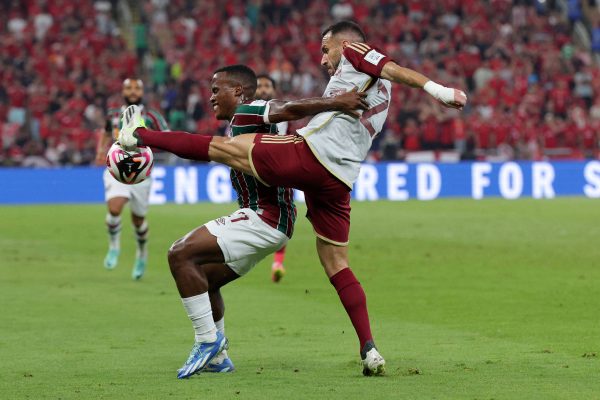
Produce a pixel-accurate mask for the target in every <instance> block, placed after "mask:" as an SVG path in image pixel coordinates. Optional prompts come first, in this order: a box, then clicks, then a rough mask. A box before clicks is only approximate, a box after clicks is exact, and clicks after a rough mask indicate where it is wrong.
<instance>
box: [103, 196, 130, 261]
mask: <svg viewBox="0 0 600 400" xmlns="http://www.w3.org/2000/svg"><path fill="white" fill-rule="evenodd" d="M128 200H129V199H128V198H127V197H112V198H109V199H108V202H107V206H108V212H107V213H106V227H107V230H108V252H107V253H106V256H105V257H104V267H105V268H106V269H109V270H110V269H114V268H115V267H116V266H117V264H118V262H119V254H120V252H121V213H122V212H123V207H124V206H125V204H126V203H127V201H128Z"/></svg>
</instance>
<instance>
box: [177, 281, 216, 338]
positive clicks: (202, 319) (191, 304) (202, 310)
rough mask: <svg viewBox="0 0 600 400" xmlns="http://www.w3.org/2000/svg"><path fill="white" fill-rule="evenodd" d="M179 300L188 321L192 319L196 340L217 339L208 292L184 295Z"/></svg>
mask: <svg viewBox="0 0 600 400" xmlns="http://www.w3.org/2000/svg"><path fill="white" fill-rule="evenodd" d="M181 301H182V302H183V307H184V308H185V311H186V312H187V315H188V317H189V318H190V321H192V326H193V327H194V333H195V334H196V342H214V341H215V340H217V327H216V326H215V321H213V316H212V310H211V308H210V299H209V298H208V292H207V293H202V294H199V295H196V296H192V297H185V298H182V299H181Z"/></svg>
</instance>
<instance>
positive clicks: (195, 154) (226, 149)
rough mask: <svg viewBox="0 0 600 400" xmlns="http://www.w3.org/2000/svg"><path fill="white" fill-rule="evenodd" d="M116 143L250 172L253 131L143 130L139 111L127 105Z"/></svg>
mask: <svg viewBox="0 0 600 400" xmlns="http://www.w3.org/2000/svg"><path fill="white" fill-rule="evenodd" d="M122 125H123V126H122V128H121V130H120V132H119V143H120V144H121V145H122V146H123V147H124V148H133V147H136V146H141V145H144V146H150V147H156V148H159V149H162V150H166V151H168V152H170V153H173V154H175V155H177V156H179V157H182V158H186V159H189V160H196V161H214V162H218V163H221V164H224V165H227V166H229V167H231V168H234V169H236V170H238V171H240V172H243V173H246V174H250V175H254V173H253V169H252V166H251V163H250V161H249V158H248V154H249V152H250V150H251V149H252V147H253V146H254V137H255V136H256V135H255V134H244V135H239V136H235V137H231V138H230V137H221V136H211V135H199V134H190V133H188V132H178V131H171V132H169V134H168V135H165V134H164V133H161V132H159V131H152V130H149V129H146V127H145V122H144V119H143V118H142V114H141V110H140V108H139V107H138V106H129V107H127V109H125V111H124V112H123V117H122Z"/></svg>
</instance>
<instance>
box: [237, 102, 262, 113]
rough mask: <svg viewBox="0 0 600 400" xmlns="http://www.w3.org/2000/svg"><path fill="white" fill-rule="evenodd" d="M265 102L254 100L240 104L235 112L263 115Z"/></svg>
mask: <svg viewBox="0 0 600 400" xmlns="http://www.w3.org/2000/svg"><path fill="white" fill-rule="evenodd" d="M267 104H268V103H267V102H266V101H264V100H254V101H253V102H252V103H248V104H240V105H239V106H237V108H236V109H235V113H236V114H251V115H263V113H264V112H265V110H266V108H267Z"/></svg>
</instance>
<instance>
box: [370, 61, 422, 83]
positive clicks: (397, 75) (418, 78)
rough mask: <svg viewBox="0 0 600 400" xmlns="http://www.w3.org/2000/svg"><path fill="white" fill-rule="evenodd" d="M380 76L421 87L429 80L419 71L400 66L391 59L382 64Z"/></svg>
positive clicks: (395, 81)
mask: <svg viewBox="0 0 600 400" xmlns="http://www.w3.org/2000/svg"><path fill="white" fill-rule="evenodd" d="M381 77H382V78H383V79H387V80H388V81H392V82H394V83H402V84H404V85H408V86H410V87H414V88H422V87H423V86H425V84H426V83H427V81H429V80H430V79H429V78H428V77H426V76H425V75H423V74H421V73H420V72H417V71H415V70H412V69H410V68H404V67H401V66H399V65H398V64H396V63H395V62H393V61H389V62H387V63H386V64H385V65H384V66H383V69H382V70H381Z"/></svg>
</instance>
